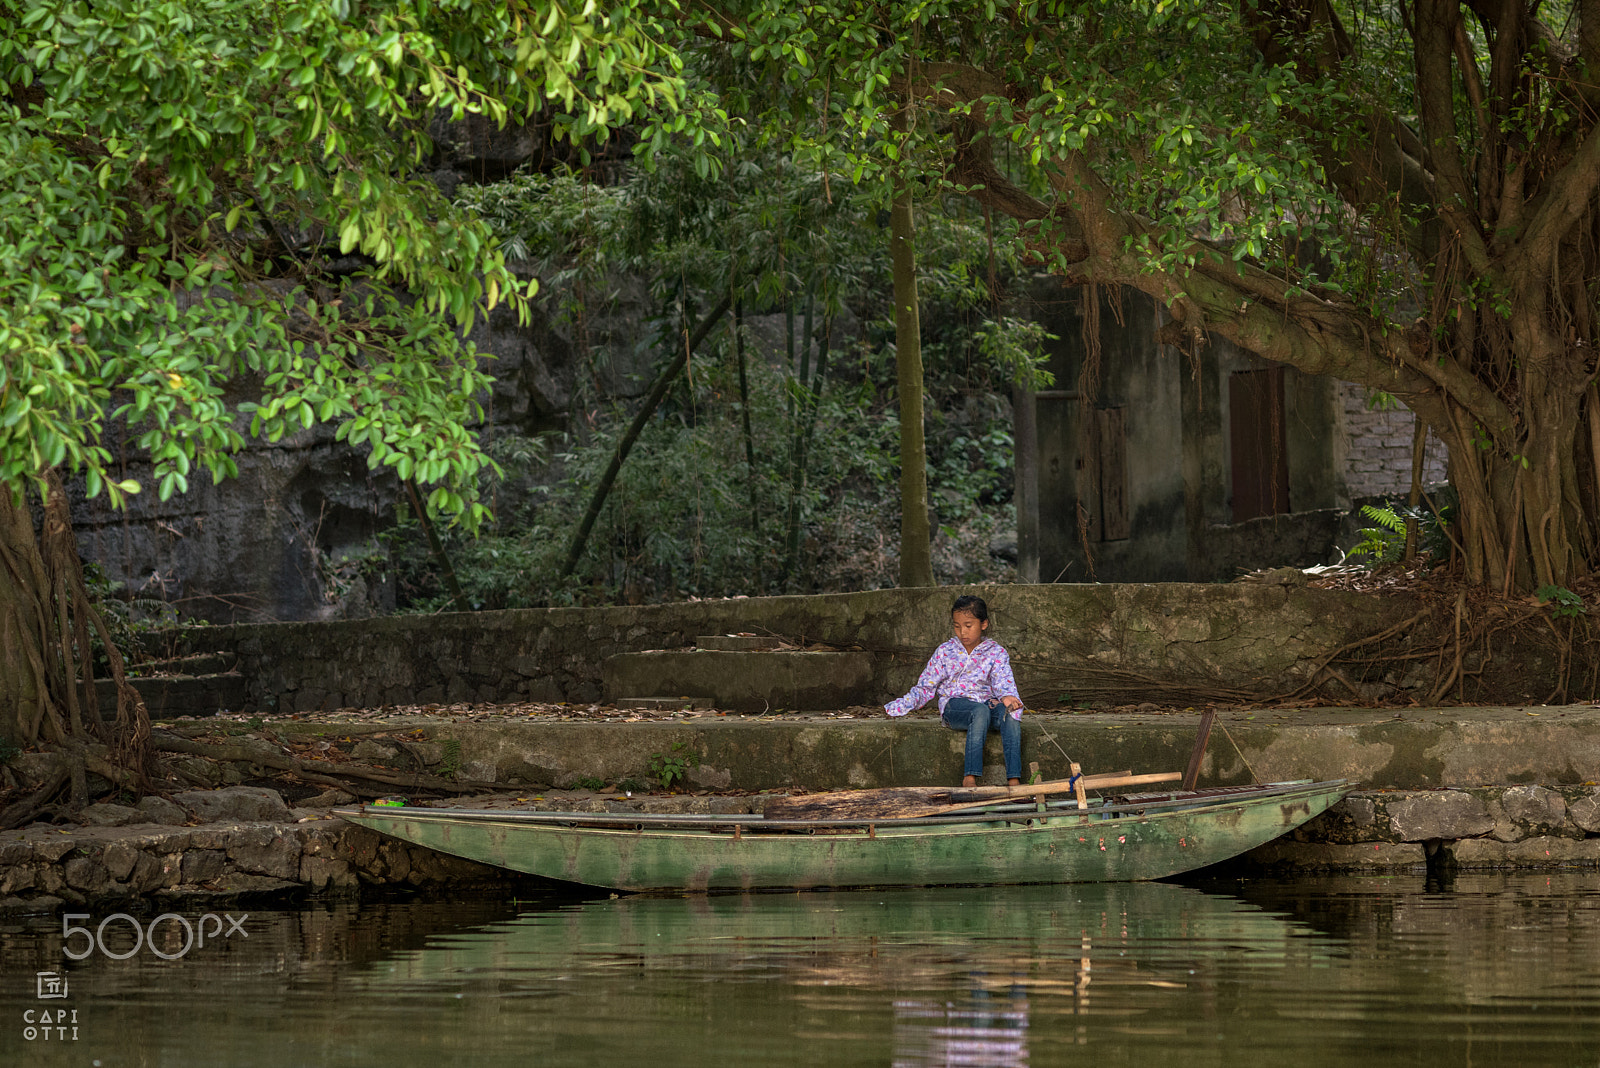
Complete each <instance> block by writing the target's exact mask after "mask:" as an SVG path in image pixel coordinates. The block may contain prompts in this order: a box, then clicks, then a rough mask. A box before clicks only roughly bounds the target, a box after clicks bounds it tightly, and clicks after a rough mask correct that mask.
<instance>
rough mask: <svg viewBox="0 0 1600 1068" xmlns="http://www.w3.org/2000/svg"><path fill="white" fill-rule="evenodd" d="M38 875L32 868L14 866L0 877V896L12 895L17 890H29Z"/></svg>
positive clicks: (19, 865)
mask: <svg viewBox="0 0 1600 1068" xmlns="http://www.w3.org/2000/svg"><path fill="white" fill-rule="evenodd" d="M37 878H38V875H37V874H36V873H35V872H34V870H33V869H32V868H29V867H25V866H24V865H21V864H15V865H12V866H11V867H9V868H7V869H6V873H5V874H4V875H0V894H14V893H16V892H17V891H18V890H31V889H32V888H33V884H34V882H35V881H36V880H37Z"/></svg>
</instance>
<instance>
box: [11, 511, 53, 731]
mask: <svg viewBox="0 0 1600 1068" xmlns="http://www.w3.org/2000/svg"><path fill="white" fill-rule="evenodd" d="M49 603H50V581H49V579H48V578H47V577H46V575H45V569H44V559H43V557H42V556H41V555H40V553H39V539H38V537H37V535H35V533H34V530H33V520H32V518H31V517H30V516H29V514H28V506H27V500H26V499H22V500H15V499H13V498H12V496H11V494H10V493H9V492H6V491H5V490H0V738H3V739H5V740H6V741H9V742H12V743H13V744H19V745H31V744H34V743H36V742H39V741H43V740H47V739H49V738H50V735H49V732H50V731H51V729H52V727H53V726H54V725H55V723H56V722H57V718H58V717H55V716H53V715H51V713H52V711H53V710H54V706H53V704H52V702H51V696H50V695H51V689H52V687H51V681H52V680H51V675H52V671H51V667H52V665H51V664H50V663H49V658H50V648H51V646H50V639H49V633H50V627H49V624H48V622H47V620H48V618H49V616H48V612H47V609H48V606H49ZM57 681H58V682H59V680H57ZM50 740H54V739H50Z"/></svg>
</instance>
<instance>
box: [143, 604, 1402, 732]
mask: <svg viewBox="0 0 1600 1068" xmlns="http://www.w3.org/2000/svg"><path fill="white" fill-rule="evenodd" d="M966 592H976V593H978V594H980V595H982V596H983V597H985V598H986V599H987V600H988V602H989V606H990V610H991V619H992V622H993V629H992V634H993V636H994V637H996V638H997V639H999V640H1000V641H1001V643H1002V644H1004V645H1005V646H1006V647H1007V648H1008V649H1009V650H1010V652H1011V656H1012V662H1013V664H1014V666H1015V669H1016V672H1017V676H1018V682H1019V685H1020V686H1021V688H1022V690H1023V696H1024V698H1026V699H1028V700H1029V701H1032V702H1035V703H1037V704H1051V705H1053V704H1058V703H1062V702H1073V701H1081V700H1093V699H1098V698H1101V697H1104V696H1105V695H1107V694H1115V695H1116V696H1117V697H1118V698H1119V699H1121V700H1128V699H1131V700H1134V701H1138V700H1145V699H1147V698H1146V697H1143V696H1140V695H1141V694H1146V695H1149V696H1154V697H1159V698H1162V699H1174V698H1178V697H1185V696H1187V697H1188V698H1189V699H1204V698H1205V697H1207V696H1208V695H1209V696H1212V697H1219V696H1227V695H1239V694H1258V695H1271V694H1276V693H1283V692H1286V691H1289V690H1293V689H1295V688H1296V687H1298V686H1300V685H1301V684H1302V683H1305V682H1306V681H1307V680H1308V678H1309V676H1310V675H1311V674H1312V673H1313V672H1314V671H1315V670H1316V664H1315V661H1316V659H1317V658H1318V657H1320V656H1324V655H1327V654H1329V653H1331V652H1332V651H1334V650H1336V649H1338V648H1340V647H1342V646H1345V645H1347V644H1349V643H1350V642H1352V641H1355V640H1357V639H1359V638H1361V637H1364V636H1366V635H1369V634H1373V633H1376V632H1378V631H1381V630H1384V629H1385V628H1387V627H1389V626H1391V625H1393V624H1395V623H1398V622H1400V621H1403V620H1405V619H1406V618H1408V617H1409V616H1411V615H1412V614H1414V613H1415V612H1416V609H1417V605H1416V603H1415V602H1414V601H1412V600H1411V599H1410V598H1409V597H1405V596H1397V597H1392V598H1381V599H1380V598H1373V597H1370V596H1362V595H1358V594H1350V593H1344V592H1340V591H1331V590H1315V589H1307V588H1304V587H1282V586H1265V585H1258V584H1250V583H1241V584H1235V585H1188V584H1179V583H1172V584H1157V585H1123V586H1111V585H1067V584H1047V585H1036V586H1022V585H1017V586H996V587H959V588H930V589H895V590H873V591H868V592H863V593H846V594H830V595H824V596H810V597H767V598H734V599H728V600H715V601H693V602H688V603H677V604H661V605H640V606H630V607H612V608H592V609H576V608H574V609H543V610H527V611H505V612H477V613H453V614H443V615H436V616H391V617H386V618H378V619H367V620H344V621H335V622H326V623H278V624H245V625H233V626H226V627H200V628H192V629H187V630H184V631H181V632H176V633H175V634H173V635H171V636H169V637H170V641H169V642H168V644H169V645H171V646H176V651H177V652H202V651H203V652H220V653H223V654H225V655H228V656H231V657H236V658H237V664H238V670H239V672H240V673H241V674H242V675H243V676H244V679H245V681H246V698H245V700H246V703H247V705H246V707H251V708H258V709H261V710H265V711H279V712H288V711H296V710H300V711H306V710H317V709H331V708H341V707H358V706H359V707H372V706H381V705H388V704H426V703H430V702H443V701H483V702H493V701H513V700H519V699H525V700H545V701H592V700H596V699H598V698H599V697H600V696H601V689H600V681H601V665H602V663H603V662H604V660H605V658H606V657H608V656H611V655H614V654H616V653H623V652H637V651H641V650H646V649H673V648H685V647H688V646H691V645H693V644H694V639H695V637H696V636H697V635H700V634H718V633H735V632H741V631H748V632H755V633H760V634H772V635H779V636H782V637H785V638H788V639H791V640H794V641H797V642H803V643H813V642H822V643H827V644H831V645H835V646H838V647H840V648H844V649H852V648H855V649H861V650H864V651H866V652H868V653H871V654H872V655H873V665H874V668H873V678H872V682H871V684H870V685H869V686H866V687H863V690H862V693H861V696H860V699H859V703H862V704H873V703H878V702H881V701H883V700H886V699H888V698H889V697H893V696H895V695H896V694H898V693H902V692H904V691H905V690H906V689H908V688H909V687H910V685H911V683H912V682H913V681H914V680H915V678H916V675H917V673H918V672H919V671H920V669H921V667H922V665H923V664H924V663H925V661H926V659H927V657H928V655H929V654H930V653H931V652H932V650H933V649H934V648H935V647H936V646H937V645H938V644H939V643H940V642H942V641H944V640H945V639H946V638H947V637H948V636H949V611H950V604H951V601H952V599H953V598H954V597H955V596H956V595H957V594H959V593H966ZM640 696H644V695H640ZM236 711H237V710H236Z"/></svg>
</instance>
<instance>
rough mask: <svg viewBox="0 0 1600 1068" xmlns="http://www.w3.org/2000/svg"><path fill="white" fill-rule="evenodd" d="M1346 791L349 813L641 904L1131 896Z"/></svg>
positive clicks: (1222, 790) (390, 831)
mask: <svg viewBox="0 0 1600 1068" xmlns="http://www.w3.org/2000/svg"><path fill="white" fill-rule="evenodd" d="M1352 788H1353V784H1352V783H1350V782H1348V781H1345V780H1336V781H1332V782H1305V781H1302V782H1289V783H1270V784H1267V785H1264V786H1249V787H1214V788H1209V789H1203V790H1191V791H1181V790H1177V791H1162V792H1160V793H1144V794H1127V795H1123V796H1121V797H1116V798H1109V799H1104V800H1101V801H1099V802H1098V803H1095V804H1092V805H1091V806H1090V807H1089V808H1087V809H1080V808H1078V807H1077V805H1076V804H1075V803H1074V802H1073V801H1065V802H1048V803H1041V802H1032V803H1027V804H1011V805H1005V806H1001V807H991V808H983V809H975V810H973V811H970V812H965V813H955V814H952V815H944V816H937V817H919V818H910V819H906V818H901V819H882V820H870V819H848V820H843V819H841V820H826V819H817V820H769V819H766V818H764V817H762V816H752V815H734V816H676V815H645V814H640V813H631V812H628V813H607V812H601V813H590V812H520V811H488V810H472V809H449V808H390V807H378V806H373V805H365V806H362V807H360V808H347V809H337V810H335V811H336V812H337V814H338V815H340V816H342V817H343V818H344V819H346V820H349V821H350V822H352V823H356V824H359V825H361V826H363V827H370V828H372V829H373V830H377V831H381V832H383V833H384V834H387V835H392V836H394V837H395V838H399V839H403V840H405V841H407V842H414V843H416V844H418V845H422V846H427V847H428V848H430V849H436V850H439V851H441V852H444V853H452V854H455V855H456V856H461V857H466V858H468V859H469V860H475V861H478V862H480V863H483V864H490V865H493V866H495V867H500V868H507V869H510V870H512V871H519V872H525V873H527V874H530V875H538V876H543V877H545V878H549V879H559V880H563V881H566V882H572V883H582V884H584V885H587V886H597V887H605V888H608V889H612V890H630V891H685V890H690V891H708V890H733V891H739V890H766V889H782V888H789V889H812V888H843V887H869V886H871V887H887V886H955V885H1008V884H1027V883H1075V882H1091V883H1092V882H1128V881H1142V880H1149V879H1160V878H1163V877H1165V876H1169V875H1177V874H1179V873H1182V872H1186V871H1193V870H1195V869H1197V868H1203V867H1206V866H1207V865H1210V864H1216V863H1218V862H1219V861H1224V860H1228V859H1230V858H1232V857H1236V856H1238V855H1239V854H1241V853H1245V852H1247V851H1249V850H1251V849H1254V848H1255V847H1256V846H1259V845H1263V844H1265V843H1267V842H1269V841H1271V840H1272V839H1274V838H1277V837H1278V836H1280V835H1282V834H1286V833H1288V832H1289V831H1292V830H1294V829H1295V828H1296V827H1298V826H1300V825H1301V824H1303V823H1305V822H1306V821H1307V820H1310V819H1312V818H1313V817H1315V816H1317V815H1318V814H1320V813H1321V812H1323V811H1324V810H1325V809H1327V808H1328V807H1329V806H1330V805H1333V804H1334V803H1336V802H1337V801H1338V800H1339V799H1340V798H1342V797H1343V796H1344V795H1345V794H1346V793H1348V792H1349V791H1350V790H1351V789H1352Z"/></svg>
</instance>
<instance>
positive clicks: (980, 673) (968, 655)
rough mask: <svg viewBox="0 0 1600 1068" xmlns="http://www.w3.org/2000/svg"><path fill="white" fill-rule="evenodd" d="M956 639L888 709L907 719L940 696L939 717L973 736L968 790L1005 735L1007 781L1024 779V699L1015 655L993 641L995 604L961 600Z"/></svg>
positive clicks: (953, 617)
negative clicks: (994, 740)
mask: <svg viewBox="0 0 1600 1068" xmlns="http://www.w3.org/2000/svg"><path fill="white" fill-rule="evenodd" d="M950 624H951V627H952V629H953V630H954V631H955V637H953V638H951V639H950V640H949V641H947V642H945V643H944V644H943V645H941V646H939V648H938V649H936V650H934V653H933V658H932V659H931V660H929V661H928V666H927V667H925V668H923V669H922V677H921V678H919V679H917V684H916V685H915V686H913V687H911V692H910V693H908V694H906V695H905V696H904V697H902V698H900V699H898V700H895V701H890V702H889V703H888V704H887V705H884V706H883V710H884V711H885V712H887V713H888V714H889V715H891V716H903V715H905V714H906V713H907V712H911V711H914V710H915V709H918V708H921V707H922V706H923V705H925V704H927V703H928V698H930V697H933V696H934V695H936V694H937V695H938V698H939V719H940V720H941V721H943V723H944V725H945V726H946V727H949V728H950V729H951V730H953V731H966V732H967V759H966V771H965V777H964V778H963V779H962V780H961V785H962V786H976V785H978V776H979V775H981V774H982V773H983V743H984V741H985V740H987V738H988V736H989V732H990V731H991V730H996V731H999V732H1000V745H1001V747H1002V748H1003V749H1004V750H1005V755H1006V782H1007V783H1008V784H1009V785H1011V786H1016V785H1018V784H1019V783H1021V781H1022V698H1021V697H1019V696H1017V683H1016V680H1015V679H1013V678H1012V677H1011V657H1010V656H1009V655H1007V653H1006V651H1005V650H1004V649H1002V648H1001V647H1000V644H999V643H998V642H996V641H994V640H993V639H991V638H985V637H984V636H983V635H984V631H986V630H988V629H989V606H988V605H986V604H984V603H983V598H981V597H971V596H968V597H958V598H956V603H955V604H954V605H953V606H951V609H950Z"/></svg>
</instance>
